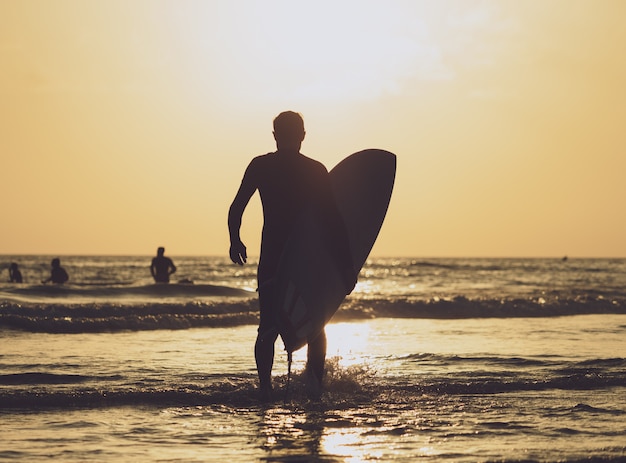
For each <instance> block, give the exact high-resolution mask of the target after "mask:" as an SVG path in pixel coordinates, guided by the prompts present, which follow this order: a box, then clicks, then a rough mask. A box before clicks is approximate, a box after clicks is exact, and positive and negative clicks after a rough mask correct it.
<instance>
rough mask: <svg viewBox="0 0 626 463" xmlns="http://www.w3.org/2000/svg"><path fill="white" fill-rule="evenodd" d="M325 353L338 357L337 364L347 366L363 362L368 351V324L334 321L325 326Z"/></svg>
mask: <svg viewBox="0 0 626 463" xmlns="http://www.w3.org/2000/svg"><path fill="white" fill-rule="evenodd" d="M326 337H327V339H328V348H327V355H328V356H329V357H338V358H339V365H340V366H342V367H349V366H352V365H356V364H360V363H363V357H362V354H363V353H364V352H368V347H369V339H370V326H369V324H367V323H334V324H330V325H327V326H326Z"/></svg>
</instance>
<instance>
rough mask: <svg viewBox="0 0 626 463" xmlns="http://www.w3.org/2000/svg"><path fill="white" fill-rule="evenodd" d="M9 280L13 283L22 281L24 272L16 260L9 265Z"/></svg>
mask: <svg viewBox="0 0 626 463" xmlns="http://www.w3.org/2000/svg"><path fill="white" fill-rule="evenodd" d="M9 281H10V282H11V283H22V272H20V269H19V267H18V266H17V264H16V263H15V262H12V263H11V265H9Z"/></svg>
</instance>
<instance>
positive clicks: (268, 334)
mask: <svg viewBox="0 0 626 463" xmlns="http://www.w3.org/2000/svg"><path fill="white" fill-rule="evenodd" d="M272 302H273V299H272V288H271V285H259V318H260V320H259V330H258V334H257V338H256V342H255V344H254V358H255V360H256V370H257V373H258V375H259V389H260V392H261V399H263V400H270V399H271V396H272V366H273V365H274V344H275V343H276V338H278V330H277V329H276V327H275V326H274V319H273V317H272Z"/></svg>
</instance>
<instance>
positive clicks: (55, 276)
mask: <svg viewBox="0 0 626 463" xmlns="http://www.w3.org/2000/svg"><path fill="white" fill-rule="evenodd" d="M50 266H51V267H52V268H51V269H50V277H49V278H48V279H46V280H43V281H42V283H49V282H52V283H55V284H57V285H62V284H63V283H65V282H66V281H67V280H69V279H70V277H69V275H68V274H67V272H66V271H65V269H64V268H63V267H61V260H60V259H59V258H58V257H57V258H55V259H52V262H51V263H50Z"/></svg>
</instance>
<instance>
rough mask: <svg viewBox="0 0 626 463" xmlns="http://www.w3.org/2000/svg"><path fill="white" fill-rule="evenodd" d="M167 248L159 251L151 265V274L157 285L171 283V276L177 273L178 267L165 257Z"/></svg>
mask: <svg viewBox="0 0 626 463" xmlns="http://www.w3.org/2000/svg"><path fill="white" fill-rule="evenodd" d="M164 254H165V248H163V247H160V248H159V249H157V255H156V257H154V258H153V259H152V264H150V273H151V274H152V278H154V281H155V282H157V283H169V282H170V275H171V274H172V273H174V272H176V266H175V265H174V262H172V259H170V258H169V257H165V255H164Z"/></svg>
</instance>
